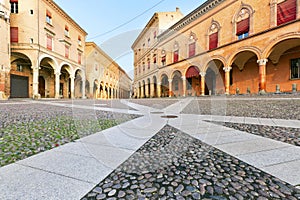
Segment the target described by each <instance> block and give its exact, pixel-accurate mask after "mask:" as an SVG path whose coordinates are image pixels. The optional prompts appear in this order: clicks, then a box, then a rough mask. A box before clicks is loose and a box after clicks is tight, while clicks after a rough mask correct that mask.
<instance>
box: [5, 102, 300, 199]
mask: <svg viewBox="0 0 300 200" xmlns="http://www.w3.org/2000/svg"><path fill="white" fill-rule="evenodd" d="M192 100H193V98H185V99H181V100H180V101H178V102H177V103H174V104H172V105H170V106H168V107H166V108H164V109H155V108H151V107H148V106H144V105H139V104H137V103H132V102H129V101H126V100H121V103H123V104H125V105H127V106H129V107H131V108H133V109H135V110H129V109H114V108H105V107H95V106H94V105H92V104H90V105H85V104H84V103H83V104H81V105H76V104H71V105H70V104H64V102H59V101H58V102H56V101H53V102H51V101H39V103H42V104H50V105H56V106H62V107H65V106H67V107H68V106H71V107H73V108H74V109H76V108H80V109H86V110H94V109H99V110H105V111H112V112H122V113H128V114H141V115H143V116H142V117H139V118H136V119H134V120H131V121H128V122H126V123H123V124H120V125H118V126H115V127H112V128H109V129H106V130H104V131H101V132H99V133H95V134H93V135H90V136H87V137H84V138H81V139H79V140H77V141H75V142H72V143H68V144H65V145H63V146H60V147H58V148H55V149H52V150H49V151H46V152H43V153H40V154H37V155H34V156H32V157H29V158H27V159H24V160H21V161H17V162H15V163H13V164H10V165H7V166H4V167H2V168H0V199H72V200H73V199H80V198H82V197H83V196H84V195H86V194H87V193H88V192H89V191H90V190H91V189H92V188H94V187H95V185H97V184H98V183H99V182H101V181H102V180H104V179H105V178H106V177H107V176H108V175H109V174H110V173H112V172H113V171H114V170H115V169H116V168H117V167H118V166H119V165H120V164H122V163H123V162H124V161H126V160H127V159H128V158H129V157H130V156H132V155H133V154H134V153H135V152H136V151H137V150H138V149H139V148H141V147H142V146H143V144H145V143H146V142H147V141H148V140H149V139H150V138H152V137H153V136H154V135H155V134H156V133H157V132H159V131H160V130H161V129H162V128H163V127H165V125H169V126H172V127H174V128H176V129H178V130H180V131H182V132H184V133H187V134H189V135H190V136H192V137H194V138H196V139H198V140H200V141H202V142H204V143H206V144H209V145H211V146H213V147H215V148H217V149H219V150H221V151H223V152H226V153H228V154H229V155H232V156H234V157H236V158H238V159H240V160H241V161H244V162H246V163H248V164H250V165H252V166H254V167H256V168H258V169H261V170H263V171H265V172H267V173H269V174H271V175H273V176H275V177H277V178H279V179H281V180H283V181H285V182H287V183H289V184H291V185H294V186H297V185H299V184H300V173H299V166H300V148H299V147H298V146H294V145H291V144H287V143H283V142H280V141H276V140H273V139H269V138H265V137H261V136H258V135H253V134H250V133H247V132H243V131H239V130H234V129H231V128H228V127H224V126H221V125H218V124H214V123H210V122H209V121H217V122H240V123H245V124H260V125H269V126H282V127H293V128H300V121H298V120H282V119H266V118H249V117H234V116H220V115H194V114H193V115H192V114H181V111H182V110H183V109H184V108H185V107H186V106H187V105H188V104H189V103H190V102H191V101H192ZM162 116H163V117H162ZM172 116H175V117H176V118H172Z"/></svg>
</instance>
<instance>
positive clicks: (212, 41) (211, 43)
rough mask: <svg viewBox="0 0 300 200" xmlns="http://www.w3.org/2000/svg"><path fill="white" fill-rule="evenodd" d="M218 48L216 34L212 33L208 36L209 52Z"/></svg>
mask: <svg viewBox="0 0 300 200" xmlns="http://www.w3.org/2000/svg"><path fill="white" fill-rule="evenodd" d="M217 47H218V32H216V33H213V34H211V35H210V36H209V50H211V49H215V48H217Z"/></svg>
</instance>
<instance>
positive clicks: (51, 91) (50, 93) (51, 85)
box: [38, 57, 57, 98]
mask: <svg viewBox="0 0 300 200" xmlns="http://www.w3.org/2000/svg"><path fill="white" fill-rule="evenodd" d="M55 66H57V65H56V62H55V61H54V60H53V59H51V58H48V57H46V58H43V59H42V61H41V63H40V69H39V75H40V76H39V81H40V77H43V79H44V80H42V79H41V84H43V85H42V86H40V85H39V86H38V90H39V94H40V95H41V97H42V98H43V97H46V98H54V97H55V75H54V70H55ZM40 92H42V94H41V93H40Z"/></svg>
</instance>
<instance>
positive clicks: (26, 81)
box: [4, 53, 33, 98]
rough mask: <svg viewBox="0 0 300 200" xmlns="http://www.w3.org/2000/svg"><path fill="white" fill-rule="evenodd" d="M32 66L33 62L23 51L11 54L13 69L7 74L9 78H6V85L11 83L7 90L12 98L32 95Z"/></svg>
mask: <svg viewBox="0 0 300 200" xmlns="http://www.w3.org/2000/svg"><path fill="white" fill-rule="evenodd" d="M31 66H32V63H31V61H30V59H29V58H28V57H27V56H26V55H24V54H21V53H12V54H11V70H10V73H9V75H7V79H6V78H5V79H4V80H5V85H6V84H10V87H9V90H8V91H6V94H8V95H9V96H10V98H28V97H29V96H32V87H29V85H30V84H31V83H32V82H33V77H32V69H31ZM5 76H6V75H5Z"/></svg>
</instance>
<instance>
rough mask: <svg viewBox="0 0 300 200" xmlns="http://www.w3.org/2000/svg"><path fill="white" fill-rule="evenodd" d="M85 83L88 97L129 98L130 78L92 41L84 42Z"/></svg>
mask: <svg viewBox="0 0 300 200" xmlns="http://www.w3.org/2000/svg"><path fill="white" fill-rule="evenodd" d="M85 53H86V85H87V91H88V92H87V93H88V94H89V97H90V98H96V99H114V98H129V92H130V90H131V88H130V85H131V81H132V80H131V79H130V77H129V76H128V75H127V74H126V72H125V71H124V70H123V69H122V68H121V67H120V66H119V65H118V64H117V63H116V62H115V61H114V60H113V59H112V58H111V57H109V56H108V55H107V54H106V53H105V52H104V51H103V50H102V49H101V48H100V47H99V46H97V45H96V44H95V43H94V42H86V45H85Z"/></svg>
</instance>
